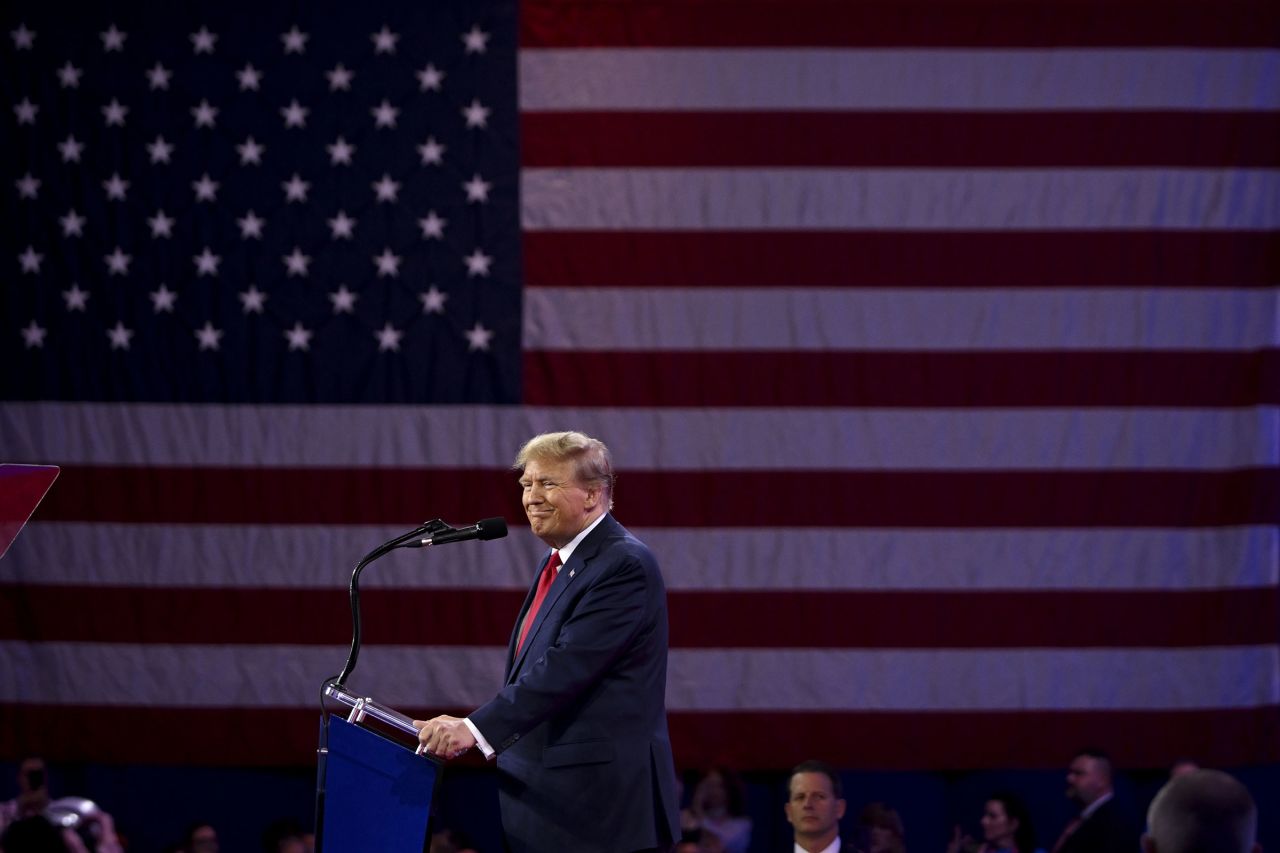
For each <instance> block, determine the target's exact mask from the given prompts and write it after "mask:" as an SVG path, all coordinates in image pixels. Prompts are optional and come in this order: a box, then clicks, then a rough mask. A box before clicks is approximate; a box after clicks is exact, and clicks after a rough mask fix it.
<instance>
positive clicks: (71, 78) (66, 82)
mask: <svg viewBox="0 0 1280 853" xmlns="http://www.w3.org/2000/svg"><path fill="white" fill-rule="evenodd" d="M82 73H84V72H83V70H82V69H79V68H77V67H75V66H74V65H72V64H71V62H70V61H68V62H67V64H66V65H63V66H62V67H61V68H59V69H58V85H59V86H61V87H62V88H64V89H79V88H80V75H81V74H82Z"/></svg>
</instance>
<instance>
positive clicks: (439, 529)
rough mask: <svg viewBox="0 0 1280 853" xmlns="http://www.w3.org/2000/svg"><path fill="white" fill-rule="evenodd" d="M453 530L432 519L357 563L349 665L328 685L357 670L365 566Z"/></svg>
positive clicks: (339, 682)
mask: <svg viewBox="0 0 1280 853" xmlns="http://www.w3.org/2000/svg"><path fill="white" fill-rule="evenodd" d="M452 529H453V528H451V527H450V526H449V525H447V524H445V523H444V522H443V521H441V520H440V519H438V518H436V519H432V520H431V521H428V522H427V523H426V524H424V525H422V526H421V527H418V528H415V529H413V530H410V531H409V532H408V533H405V534H403V535H401V536H397V537H395V538H394V539H388V540H387V541H386V542H383V543H382V544H381V545H379V546H378V547H377V548H374V549H373V550H372V551H370V552H369V553H368V554H365V555H364V557H363V558H362V559H361V560H360V562H358V563H356V568H355V571H353V572H352V573H351V585H350V587H349V594H350V597H351V653H350V654H348V655H347V665H346V666H344V667H343V668H342V672H341V674H339V675H338V676H337V677H336V678H331V679H329V681H326V682H325V684H326V685H328V684H336V685H337V686H339V687H342V686H344V685H345V684H346V682H347V678H348V677H349V676H350V675H351V671H352V670H353V669H355V668H356V660H357V659H358V658H359V657H360V573H361V572H363V571H364V569H365V566H368V565H369V564H370V563H372V562H373V561H374V560H377V559H379V558H381V557H385V556H386V555H387V554H390V553H391V552H392V551H394V550H395V549H397V548H402V547H404V546H405V545H408V544H410V543H414V544H416V542H415V540H419V539H421V538H422V537H423V536H428V535H434V534H438V533H443V532H444V531H446V530H452Z"/></svg>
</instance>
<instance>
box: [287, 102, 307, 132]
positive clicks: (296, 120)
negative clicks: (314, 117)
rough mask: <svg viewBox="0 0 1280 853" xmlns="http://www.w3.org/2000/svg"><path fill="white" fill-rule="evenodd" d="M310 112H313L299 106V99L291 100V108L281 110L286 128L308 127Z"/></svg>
mask: <svg viewBox="0 0 1280 853" xmlns="http://www.w3.org/2000/svg"><path fill="white" fill-rule="evenodd" d="M309 112H311V110H310V109H308V108H307V107H304V106H302V104H299V103H298V99H297V98H294V99H293V100H291V101H290V102H289V106H287V107H281V108H280V115H282V116H283V117H284V126H285V127H306V126H307V113H309Z"/></svg>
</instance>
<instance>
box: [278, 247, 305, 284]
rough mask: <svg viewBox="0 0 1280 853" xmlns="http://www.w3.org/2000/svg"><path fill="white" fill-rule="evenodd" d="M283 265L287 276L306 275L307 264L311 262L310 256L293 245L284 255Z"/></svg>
mask: <svg viewBox="0 0 1280 853" xmlns="http://www.w3.org/2000/svg"><path fill="white" fill-rule="evenodd" d="M283 260H284V265H285V268H286V271H287V272H288V274H289V276H290V277H292V276H295V275H298V276H302V277H303V278H306V277H307V265H308V264H310V263H311V256H310V255H304V254H302V249H300V248H298V247H297V246H294V247H293V251H292V252H290V253H289V254H287V255H285V256H284V258H283Z"/></svg>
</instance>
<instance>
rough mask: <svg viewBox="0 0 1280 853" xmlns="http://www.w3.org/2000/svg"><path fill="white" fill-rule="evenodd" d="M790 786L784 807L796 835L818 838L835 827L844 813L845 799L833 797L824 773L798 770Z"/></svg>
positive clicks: (830, 786)
mask: <svg viewBox="0 0 1280 853" xmlns="http://www.w3.org/2000/svg"><path fill="white" fill-rule="evenodd" d="M789 787H790V791H791V796H790V797H789V798H788V800H787V805H786V808H785V810H786V813H787V822H788V823H790V824H791V825H792V826H793V827H795V832H796V835H797V836H805V837H811V838H819V837H822V836H823V835H826V834H827V833H830V832H834V831H835V829H836V825H837V824H838V823H839V822H840V818H842V817H844V800H839V799H836V795H835V791H834V790H833V788H832V785H831V779H830V778H829V777H828V776H827V774H826V773H797V774H796V775H794V776H792V777H791V784H790V786H789Z"/></svg>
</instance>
